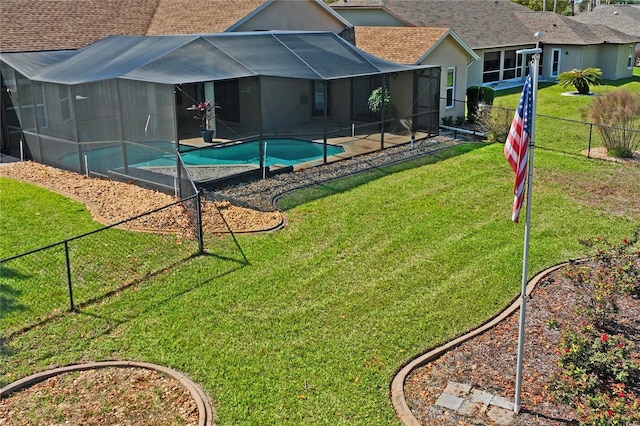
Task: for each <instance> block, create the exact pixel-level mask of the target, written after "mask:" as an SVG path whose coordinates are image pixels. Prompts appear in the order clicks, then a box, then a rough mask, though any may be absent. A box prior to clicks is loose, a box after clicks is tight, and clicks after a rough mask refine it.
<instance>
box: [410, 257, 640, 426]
mask: <svg viewBox="0 0 640 426" xmlns="http://www.w3.org/2000/svg"><path fill="white" fill-rule="evenodd" d="M592 266H593V265H592ZM565 271H566V269H559V270H557V271H555V272H553V273H551V274H550V275H549V276H547V277H546V278H545V279H544V280H542V281H541V282H540V283H539V284H538V286H537V287H536V288H535V289H534V291H533V293H532V295H531V298H529V299H528V301H527V308H526V321H525V329H526V334H525V336H526V338H525V351H524V357H523V359H524V362H523V384H522V393H521V397H522V401H521V402H522V411H521V412H520V414H519V415H518V416H517V418H516V420H515V422H514V424H517V425H541V426H557V425H566V424H572V422H573V421H575V419H576V412H575V410H574V409H573V408H572V407H568V406H565V405H559V404H556V403H555V402H554V401H553V398H552V396H551V394H550V392H549V391H548V390H547V385H548V384H549V382H550V377H551V375H552V373H553V372H554V371H556V368H557V367H556V361H557V358H558V356H557V352H556V351H557V348H558V346H559V343H560V338H561V334H562V332H561V330H562V327H564V326H567V325H573V326H576V327H577V326H578V325H579V324H580V321H581V319H580V318H579V317H578V316H577V315H575V311H574V306H575V303H574V301H575V300H576V298H577V292H576V291H577V290H576V288H575V286H574V285H573V284H572V283H571V281H569V280H568V279H567V278H566V277H565V276H564V273H565ZM556 320H557V321H558V323H559V324H560V326H559V327H557V328H554V327H550V324H552V323H553V322H554V321H556ZM617 321H618V322H619V323H620V324H624V325H626V326H627V327H626V329H627V330H628V332H629V334H628V335H627V336H626V337H627V338H628V339H630V340H631V341H633V342H634V343H635V345H636V350H638V349H639V348H640V299H639V298H638V297H633V296H630V297H625V298H623V299H621V301H620V312H619V314H618V317H617ZM518 322H519V312H518V311H516V312H515V313H514V314H513V315H511V316H510V317H508V318H507V319H506V320H504V321H503V322H502V323H500V324H498V325H497V326H496V327H494V328H492V329H490V330H489V331H487V332H485V333H484V334H481V335H479V336H477V337H475V338H473V339H471V340H468V341H466V342H465V343H463V344H462V345H460V346H458V347H457V348H455V349H453V350H451V351H449V352H447V353H445V354H444V355H443V356H441V357H440V358H438V359H436V360H434V361H433V362H430V363H428V364H425V365H424V366H421V367H419V368H417V369H415V370H414V371H413V372H412V373H411V374H410V375H409V376H408V377H407V380H406V382H405V387H404V392H405V399H406V401H407V404H408V405H409V407H410V408H411V410H412V413H413V415H414V417H415V418H416V419H418V420H419V421H420V422H421V423H422V424H423V425H457V426H460V425H483V424H488V421H487V419H486V418H467V417H462V416H460V415H458V414H456V413H454V412H452V411H449V410H447V409H445V408H443V407H438V406H435V405H434V403H435V402H436V400H437V399H438V397H439V396H440V394H441V393H442V391H443V390H444V389H445V387H446V386H447V382H448V381H453V382H459V383H465V384H469V385H472V386H473V387H474V388H477V389H482V390H484V391H487V392H490V393H493V394H497V395H500V396H503V397H505V398H508V399H510V400H512V401H513V399H514V394H515V377H516V363H517V346H518ZM636 355H637V356H639V357H640V354H639V353H638V352H636Z"/></svg>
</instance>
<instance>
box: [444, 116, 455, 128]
mask: <svg viewBox="0 0 640 426" xmlns="http://www.w3.org/2000/svg"><path fill="white" fill-rule="evenodd" d="M442 124H444V125H445V126H450V127H451V126H453V117H452V116H450V115H446V116H444V117H442Z"/></svg>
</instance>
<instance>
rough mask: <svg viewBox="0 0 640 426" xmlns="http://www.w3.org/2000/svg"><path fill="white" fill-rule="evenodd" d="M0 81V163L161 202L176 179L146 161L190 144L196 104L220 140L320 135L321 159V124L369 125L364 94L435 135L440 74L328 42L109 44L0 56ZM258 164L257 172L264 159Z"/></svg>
mask: <svg viewBox="0 0 640 426" xmlns="http://www.w3.org/2000/svg"><path fill="white" fill-rule="evenodd" d="M0 71H1V73H2V81H3V89H4V90H3V102H4V103H5V104H6V110H5V112H6V114H5V115H6V116H7V124H8V131H9V133H10V137H9V140H8V141H7V144H6V146H3V152H5V153H8V154H10V155H14V156H18V155H19V154H20V152H21V151H23V152H24V153H25V154H26V155H27V158H31V159H34V160H36V161H38V162H41V163H44V164H50V165H53V166H56V167H59V168H63V169H68V170H74V171H77V172H81V173H89V171H90V172H91V173H92V174H97V175H100V176H108V177H112V178H113V177H116V176H117V177H119V178H120V179H124V180H132V181H138V182H139V181H146V182H156V183H158V182H161V183H162V184H163V185H164V186H163V187H162V189H163V190H167V191H172V189H173V185H174V176H172V175H164V173H163V172H161V171H158V169H157V167H161V166H163V164H157V163H156V162H155V159H156V158H157V157H158V152H160V153H164V154H166V155H169V156H171V155H174V156H175V149H177V148H179V142H180V141H181V140H182V139H188V138H194V137H197V136H198V135H199V129H198V128H197V124H198V123H197V122H195V121H194V120H193V114H194V113H193V112H191V111H187V108H188V107H189V106H190V105H191V103H192V102H194V101H199V100H201V99H195V98H193V97H192V95H193V94H197V95H198V96H200V95H204V96H206V99H209V100H212V101H215V102H216V103H219V104H221V106H222V112H223V114H224V117H225V123H226V124H227V125H229V124H232V126H227V127H225V128H223V129H220V133H223V132H226V135H225V136H224V137H225V138H226V139H229V140H232V141H234V142H237V141H240V140H242V141H244V140H246V139H250V138H251V139H253V140H256V139H257V140H261V139H262V138H263V137H269V136H277V135H280V134H290V133H289V131H288V129H290V128H291V127H295V126H297V127H298V133H297V134H303V135H306V136H307V137H309V130H310V129H313V130H314V131H316V132H318V129H319V132H318V133H319V134H317V136H315V137H319V138H320V139H321V140H322V139H324V141H325V148H324V149H325V153H326V141H327V139H328V130H329V125H331V126H333V127H332V128H335V127H338V128H341V129H350V128H351V126H352V123H354V122H355V120H358V119H361V120H362V119H363V118H364V120H363V121H365V122H366V121H375V120H376V119H377V117H373V120H369V119H370V118H371V117H357V115H358V111H365V110H367V101H368V98H369V94H370V92H369V90H368V88H370V87H372V86H375V85H380V84H388V82H389V81H390V80H393V81H394V83H393V84H390V88H391V92H392V96H393V97H394V100H395V102H396V106H397V107H398V109H399V110H401V111H403V112H406V115H404V118H405V119H406V122H407V123H408V125H409V126H410V130H412V131H415V132H423V133H428V134H437V131H438V99H439V97H440V93H439V67H430V66H416V65H405V64H398V63H394V62H389V61H386V60H383V59H380V58H377V57H375V56H373V55H370V54H368V53H366V52H364V51H362V50H359V49H357V48H356V47H355V46H353V45H352V44H351V43H349V42H348V41H346V40H344V39H343V38H341V37H339V36H338V35H336V34H335V33H333V32H300V31H253V32H239V33H217V34H206V35H197V34H196V35H170V36H110V37H107V38H104V39H102V40H99V41H97V42H95V43H93V44H90V45H89V46H87V47H84V48H82V49H78V50H62V51H43V52H10V53H2V54H0ZM363 88H364V89H365V90H363ZM420 108H423V110H420ZM422 112H424V113H423V114H422ZM185 119H186V120H185ZM194 125H195V126H196V127H195V129H194ZM318 125H320V126H318ZM194 131H195V133H194V134H191V132H194ZM374 132H375V128H374ZM294 134H296V133H294ZM258 147H259V148H258V149H262V148H261V147H262V144H258ZM172 153H173V154H172ZM325 157H326V154H325ZM255 158H258V159H259V161H260V169H262V168H263V164H264V163H263V155H262V154H261V153H260V152H256V153H255ZM175 164H176V163H175V159H174V162H173V165H174V167H175ZM168 165H171V163H169V164H168ZM166 166H167V164H166V163H164V168H165V169H166Z"/></svg>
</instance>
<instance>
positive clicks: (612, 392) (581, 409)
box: [551, 326, 640, 425]
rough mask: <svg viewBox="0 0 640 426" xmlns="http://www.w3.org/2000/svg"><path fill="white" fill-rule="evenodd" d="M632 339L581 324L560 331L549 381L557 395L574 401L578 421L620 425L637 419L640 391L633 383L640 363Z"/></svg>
mask: <svg viewBox="0 0 640 426" xmlns="http://www.w3.org/2000/svg"><path fill="white" fill-rule="evenodd" d="M633 352H634V345H633V342H630V341H628V340H626V339H625V338H624V337H623V336H620V335H615V336H609V335H608V334H606V333H600V334H599V333H598V332H597V331H595V329H594V328H593V327H590V326H583V327H581V328H580V329H579V330H577V331H574V330H571V329H567V330H565V331H564V332H563V337H562V341H561V342H560V347H559V350H558V355H559V356H558V367H560V369H561V371H560V372H559V373H557V374H556V375H555V376H554V377H553V382H552V385H551V388H552V392H553V394H554V396H555V397H556V399H557V400H558V401H559V402H561V403H564V404H571V405H574V406H575V407H576V409H577V412H578V416H579V419H580V423H581V424H585V425H623V424H627V423H629V422H631V421H636V420H640V415H639V411H638V410H639V409H640V398H639V397H640V395H638V396H636V393H635V391H634V390H633V389H634V387H637V380H638V378H639V377H640V364H639V363H638V362H636V361H634V360H633V359H632V354H633Z"/></svg>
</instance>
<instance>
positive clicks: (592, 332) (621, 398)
mask: <svg viewBox="0 0 640 426" xmlns="http://www.w3.org/2000/svg"><path fill="white" fill-rule="evenodd" d="M638 236H639V231H636V232H635V234H634V237H633V238H632V239H624V240H623V241H622V242H621V243H620V244H611V243H609V242H608V241H607V240H606V239H602V238H597V239H593V240H589V241H583V242H582V243H583V244H586V245H588V246H590V247H592V248H594V249H596V250H597V254H596V255H595V256H594V257H593V259H592V260H591V262H592V265H591V266H592V267H589V268H586V267H580V266H577V265H575V266H574V267H572V268H570V269H569V270H568V271H567V277H568V278H569V279H571V280H572V282H573V284H574V285H575V286H576V287H577V288H578V290H579V291H578V294H579V295H580V296H579V297H580V299H579V300H578V301H577V302H576V315H577V317H578V318H584V320H583V321H582V322H581V325H580V326H579V327H573V328H572V327H567V328H565V329H564V330H563V332H562V340H561V342H560V345H559V347H558V349H557V353H558V361H557V365H558V367H559V371H558V372H557V373H555V374H554V375H553V376H552V378H551V383H550V385H549V388H550V390H551V391H552V393H553V395H554V397H555V398H556V400H557V401H558V402H560V403H563V404H570V405H572V406H574V407H576V410H577V412H578V416H579V421H580V424H582V425H626V424H629V423H633V422H638V421H640V392H639V390H640V361H639V360H638V358H637V356H638V354H637V351H636V349H635V346H634V344H633V342H632V341H630V340H628V339H627V338H626V337H625V336H624V335H623V334H620V333H619V334H615V329H616V327H615V324H613V323H612V322H613V321H614V319H615V318H614V314H615V313H617V311H618V301H617V298H618V297H619V296H633V297H635V296H637V295H638V290H639V286H640V250H638Z"/></svg>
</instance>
